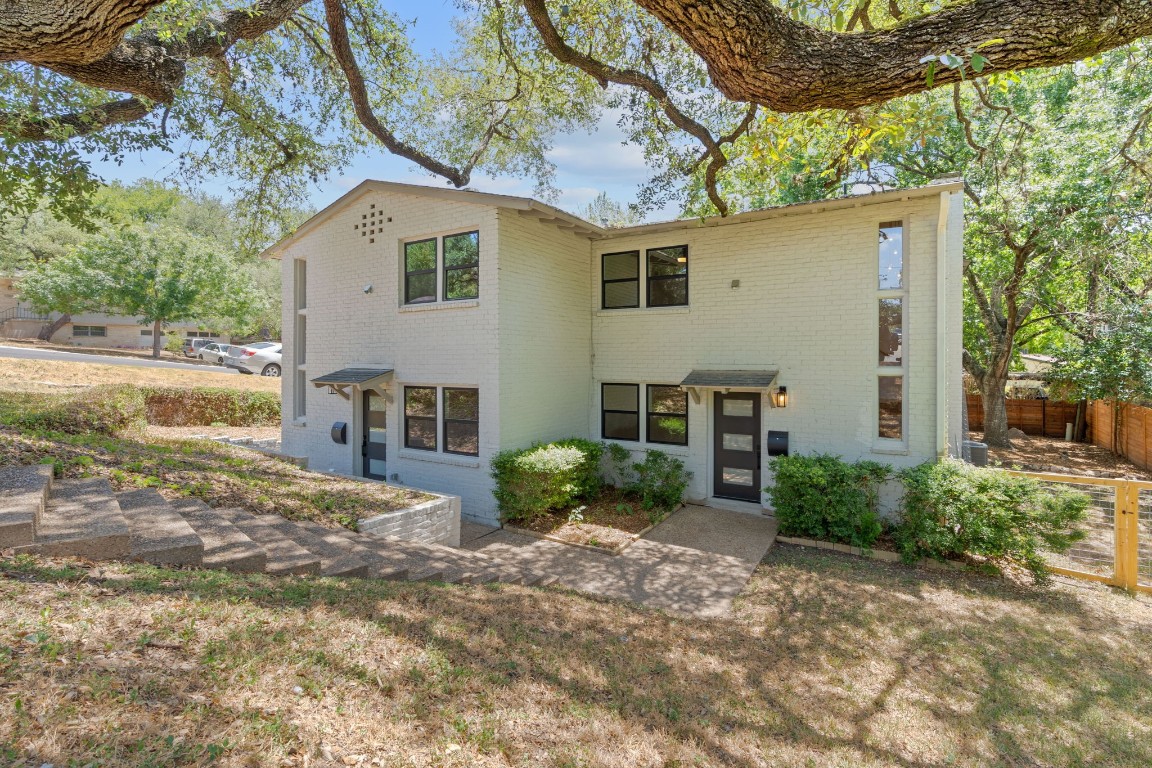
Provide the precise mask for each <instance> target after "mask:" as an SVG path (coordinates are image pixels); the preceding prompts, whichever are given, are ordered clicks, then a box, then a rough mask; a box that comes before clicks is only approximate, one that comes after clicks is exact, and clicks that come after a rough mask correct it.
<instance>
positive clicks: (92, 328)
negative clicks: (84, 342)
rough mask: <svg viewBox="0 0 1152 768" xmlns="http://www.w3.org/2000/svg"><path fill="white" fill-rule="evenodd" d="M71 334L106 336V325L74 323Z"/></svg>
mask: <svg viewBox="0 0 1152 768" xmlns="http://www.w3.org/2000/svg"><path fill="white" fill-rule="evenodd" d="M72 335H73V336H107V335H108V327H107V326H104V325H74V326H72Z"/></svg>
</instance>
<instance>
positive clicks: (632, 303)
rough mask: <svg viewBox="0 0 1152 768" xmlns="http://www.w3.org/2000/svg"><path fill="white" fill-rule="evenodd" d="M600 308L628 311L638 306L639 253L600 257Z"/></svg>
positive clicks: (627, 252)
mask: <svg viewBox="0 0 1152 768" xmlns="http://www.w3.org/2000/svg"><path fill="white" fill-rule="evenodd" d="M600 268H601V269H600V279H601V291H600V294H601V295H600V306H601V307H603V308H604V309H628V308H633V307H639V306H640V251H623V252H621V253H606V254H604V255H603V256H601V257H600Z"/></svg>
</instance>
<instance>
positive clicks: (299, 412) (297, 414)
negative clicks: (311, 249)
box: [290, 259, 308, 421]
mask: <svg viewBox="0 0 1152 768" xmlns="http://www.w3.org/2000/svg"><path fill="white" fill-rule="evenodd" d="M292 266H293V277H294V278H295V285H294V286H293V290H292V301H293V308H294V309H295V310H296V311H295V312H294V313H293V314H294V315H295V320H296V322H295V326H296V334H295V338H293V339H292V346H291V348H290V351H291V352H292V358H293V361H292V364H293V365H294V366H295V367H296V373H295V375H294V377H293V382H292V386H293V388H294V392H293V394H292V418H293V419H296V420H298V421H300V420H303V419H304V418H306V417H307V416H308V377H307V375H306V369H305V367H304V366H305V364H306V363H307V360H308V314H307V312H306V311H305V310H307V308H308V262H307V260H305V259H296V261H295V262H294V263H293V265H292Z"/></svg>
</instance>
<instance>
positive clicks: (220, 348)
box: [196, 341, 232, 365]
mask: <svg viewBox="0 0 1152 768" xmlns="http://www.w3.org/2000/svg"><path fill="white" fill-rule="evenodd" d="M230 349H232V345H231V344H220V343H217V342H215V341H214V342H212V343H211V344H205V345H204V346H202V347H200V351H199V352H197V353H196V357H197V358H198V359H200V360H207V361H208V362H210V363H216V365H224V358H226V357H227V356H228V350H230Z"/></svg>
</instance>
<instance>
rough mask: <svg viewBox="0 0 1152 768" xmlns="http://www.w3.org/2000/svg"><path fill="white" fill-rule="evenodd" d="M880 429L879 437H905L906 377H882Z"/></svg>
mask: <svg viewBox="0 0 1152 768" xmlns="http://www.w3.org/2000/svg"><path fill="white" fill-rule="evenodd" d="M878 406H879V413H880V429H879V434H878V436H879V437H883V438H886V439H889V440H903V439H904V377H903V376H881V377H880V398H879V403H878Z"/></svg>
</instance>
